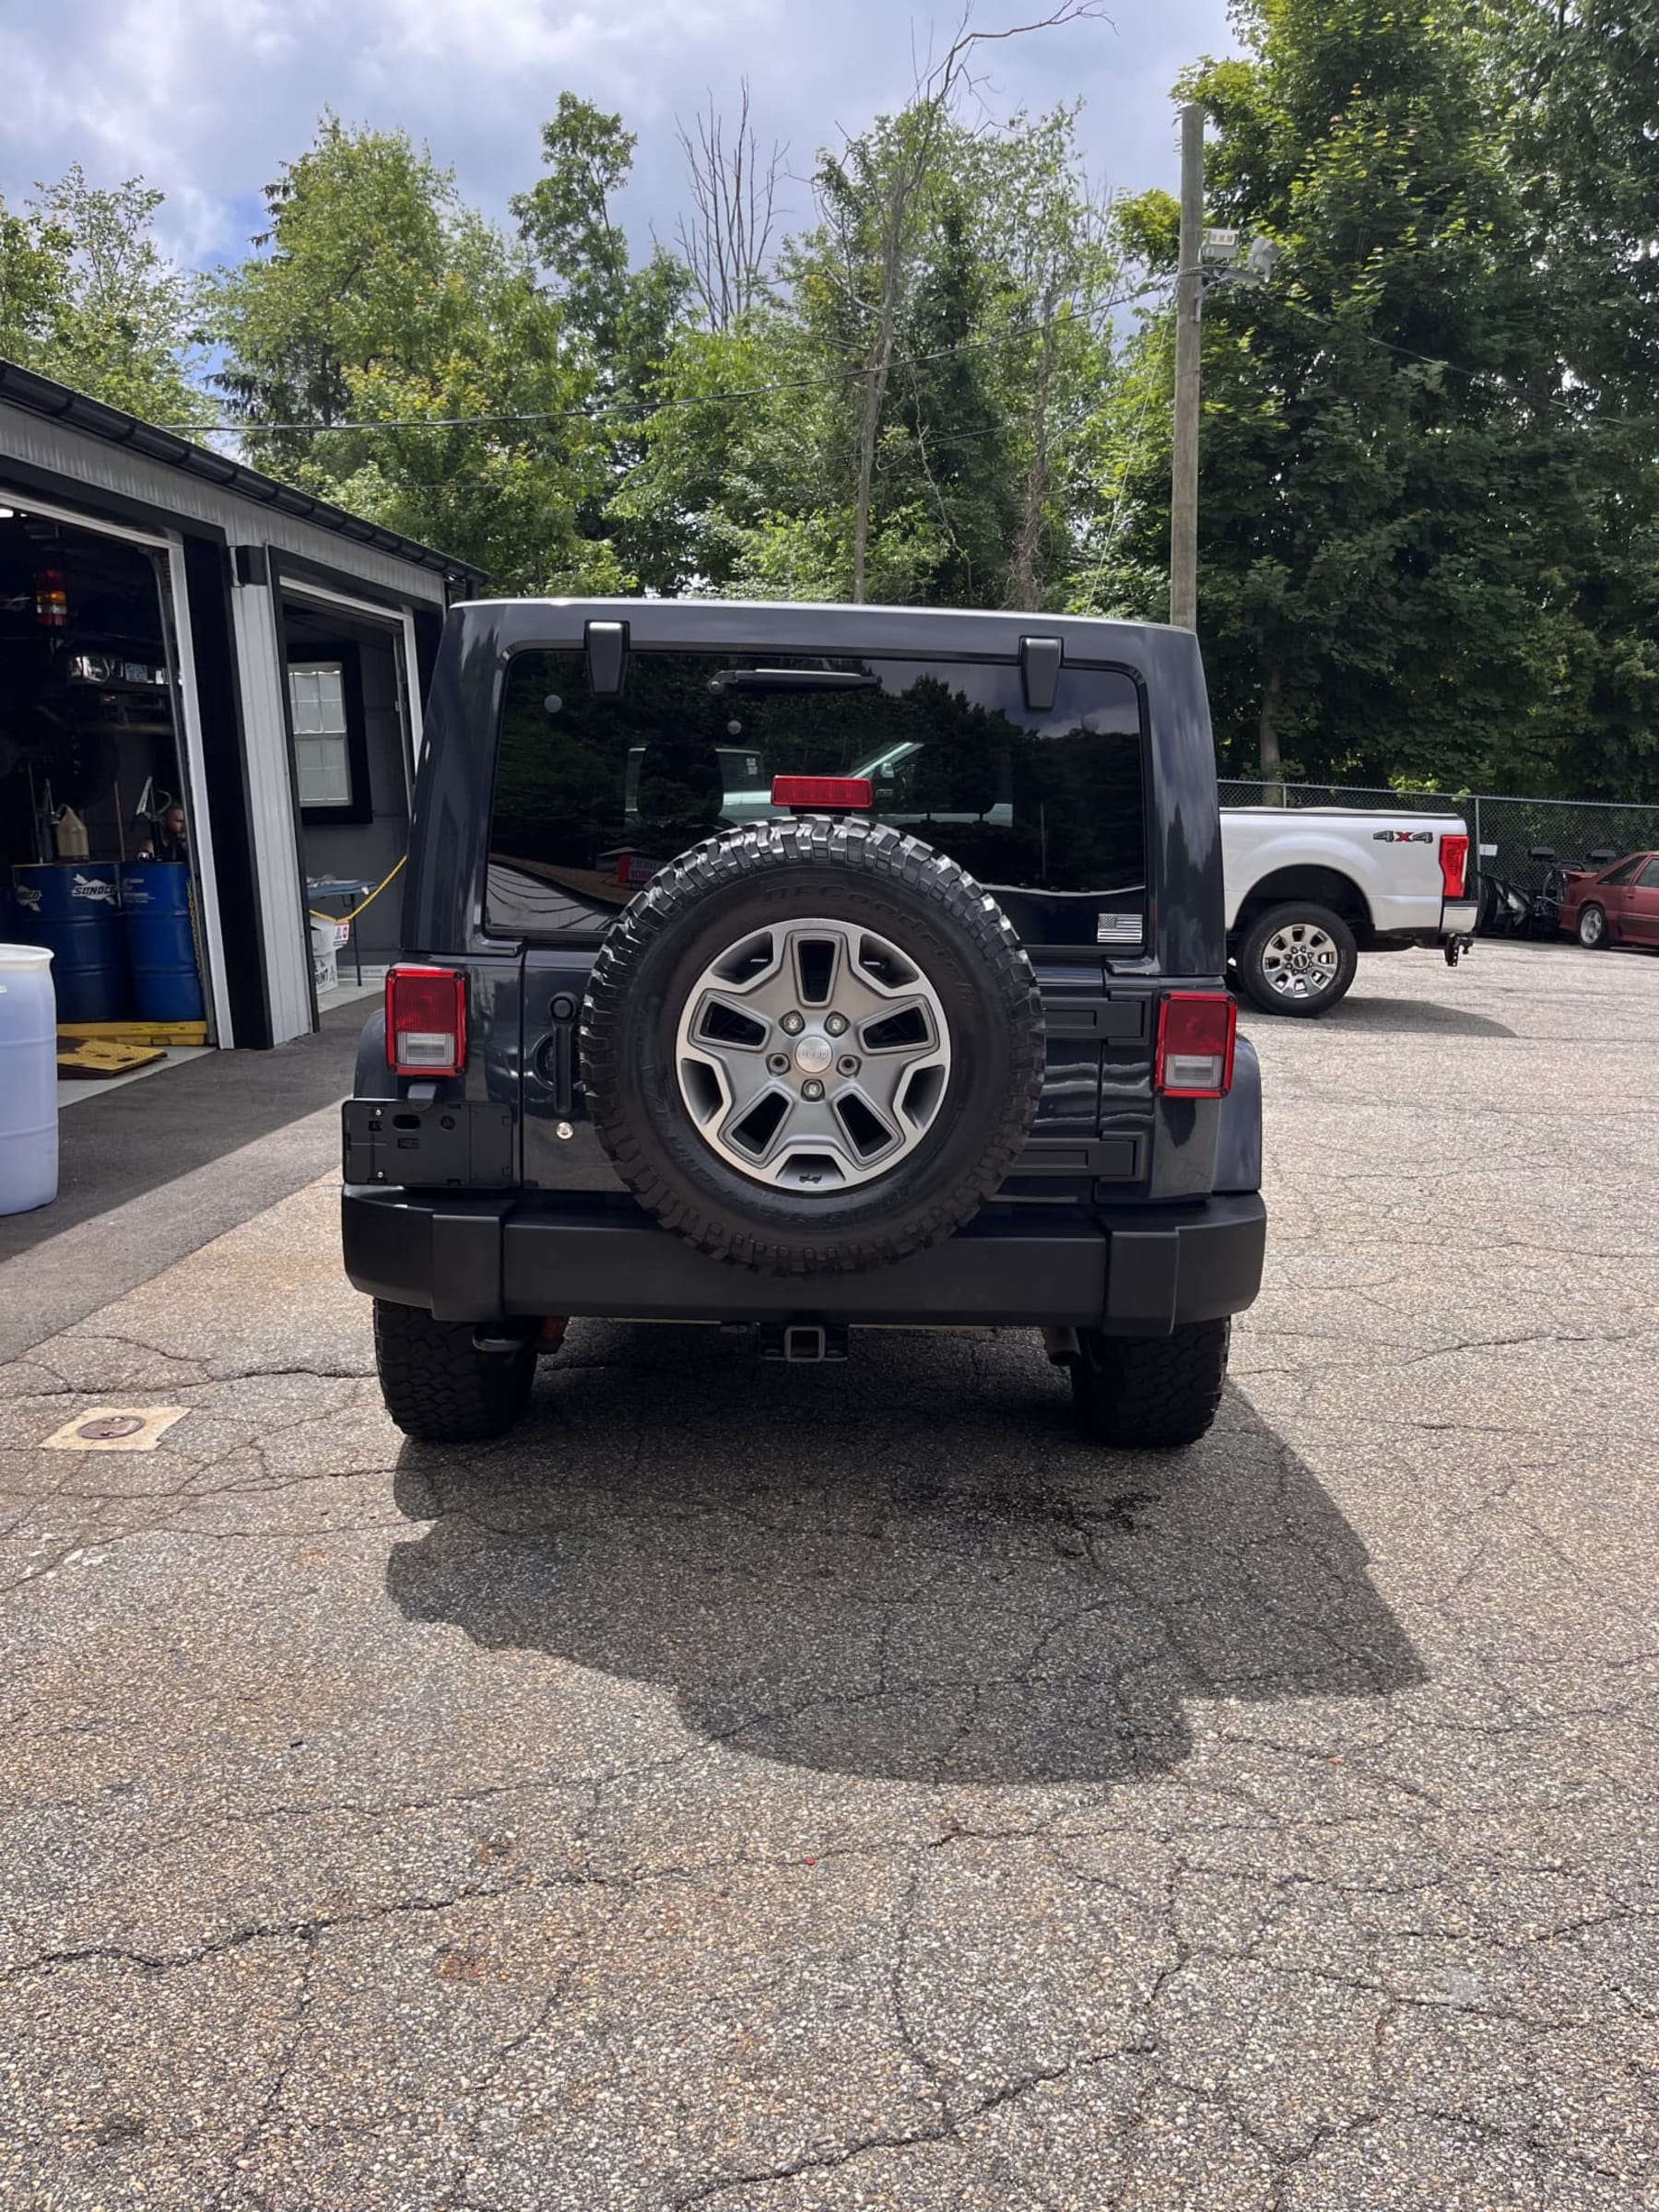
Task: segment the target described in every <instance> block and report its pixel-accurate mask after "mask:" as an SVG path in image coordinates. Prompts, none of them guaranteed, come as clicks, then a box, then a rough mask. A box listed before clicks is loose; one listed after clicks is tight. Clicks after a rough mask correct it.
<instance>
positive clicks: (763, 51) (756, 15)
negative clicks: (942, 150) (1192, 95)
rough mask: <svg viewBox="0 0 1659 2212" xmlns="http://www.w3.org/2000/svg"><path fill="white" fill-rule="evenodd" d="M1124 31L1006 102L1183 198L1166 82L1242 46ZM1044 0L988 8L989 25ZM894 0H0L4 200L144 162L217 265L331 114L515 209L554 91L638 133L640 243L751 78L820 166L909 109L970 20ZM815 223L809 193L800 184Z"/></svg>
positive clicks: (791, 195)
mask: <svg viewBox="0 0 1659 2212" xmlns="http://www.w3.org/2000/svg"><path fill="white" fill-rule="evenodd" d="M1107 5H1108V7H1109V11H1110V14H1111V16H1112V21H1111V22H1109V23H1108V22H1099V23H1087V24H1080V25H1077V26H1073V27H1069V28H1067V29H1063V30H1058V31H1050V32H1045V33H1042V34H1041V35H1039V36H1036V37H1033V38H1030V39H1028V40H1025V41H1021V42H1020V43H1019V44H1018V46H1005V47H999V48H997V49H996V50H995V53H994V59H993V60H992V61H991V63H990V68H991V73H992V86H991V90H990V104H991V106H992V108H993V110H994V112H998V113H1001V112H1006V111H1010V110H1012V109H1013V108H1015V107H1018V106H1019V105H1021V104H1025V105H1028V106H1031V107H1046V106H1052V105H1053V103H1054V102H1055V101H1057V100H1069V99H1076V98H1078V97H1081V98H1082V99H1083V100H1084V101H1085V102H1086V105H1085V109H1084V118H1083V131H1084V141H1085V144H1086V145H1087V146H1088V149H1089V159H1090V167H1091V169H1092V171H1094V173H1095V174H1096V175H1097V177H1099V178H1100V180H1101V181H1102V182H1106V183H1108V184H1111V185H1122V186H1125V187H1129V188H1131V189H1139V188H1140V187H1142V186H1144V185H1147V184H1152V183H1163V184H1166V185H1168V186H1170V187H1171V188H1173V186H1174V182H1175V155H1174V134H1173V125H1172V119H1171V108H1170V104H1169V88H1170V86H1171V82H1172V80H1173V79H1174V77H1175V76H1176V73H1177V72H1178V71H1179V70H1180V69H1181V68H1182V66H1183V65H1184V64H1186V63H1187V62H1189V61H1191V60H1192V59H1193V58H1194V56H1195V55H1197V54H1199V53H1206V52H1209V53H1219V52H1222V51H1225V50H1226V49H1227V47H1228V46H1229V45H1230V38H1229V33H1228V27H1227V19H1226V7H1225V0H1107ZM1042 12H1044V0H1037V5H1034V6H1033V5H1032V0H1023V6H1022V0H977V4H976V6H975V12H974V18H973V20H974V24H975V27H976V28H978V29H986V30H991V29H1000V28H1002V27H1003V26H1005V25H1006V24H1009V23H1014V22H1018V21H1020V20H1022V19H1023V18H1024V17H1025V16H1029V15H1033V14H1041V13H1042ZM955 20H956V18H955V17H954V15H952V14H951V13H950V11H949V10H948V9H947V8H946V9H941V10H940V12H939V13H938V14H937V15H936V16H930V14H929V12H928V8H927V5H926V0H918V5H917V8H916V13H915V14H914V16H913V17H912V15H911V14H910V13H908V12H907V10H906V9H905V7H903V6H895V5H893V0H816V4H815V0H53V4H52V5H50V6H41V5H39V4H38V0H37V4H34V5H30V0H5V5H0V84H4V85H5V87H6V121H5V126H4V129H3V130H0V193H3V194H5V195H6V199H7V200H8V201H9V202H10V203H11V204H12V205H14V206H15V205H16V204H17V203H18V200H19V199H21V198H22V197H23V196H24V194H27V193H28V192H29V189H30V188H31V186H32V185H33V183H34V182H35V181H36V180H37V179H40V178H50V177H56V176H58V175H60V174H61V173H62V172H63V171H64V170H65V168H66V167H67V165H68V164H69V163H70V162H71V161H76V160H78V161H79V162H81V163H82V164H83V166H84V167H85V168H86V170H87V171H88V175H89V176H90V177H91V178H92V179H93V181H94V182H100V183H107V182H114V181H115V180H117V179H118V178H121V177H123V176H127V175H131V174H133V173H135V172H142V173H143V174H144V175H145V176H146V177H147V178H148V179H149V180H150V182H152V183H154V184H156V185H159V187H160V188H161V189H162V190H163V191H165V192H166V194H167V197H168V206H167V207H166V209H165V210H164V211H163V217H162V221H163V225H164V229H165V234H166V236H167V239H168V241H169V243H170V244H171V246H172V247H173V249H174V250H175V251H176V252H177V253H180V254H181V255H182V257H183V258H185V259H188V260H191V261H194V262H197V263H200V264H204V265H206V264H211V263H213V262H216V261H218V260H221V259H225V258H229V257H233V256H235V255H237V254H238V253H241V251H242V250H243V249H244V246H245V241H246V239H247V236H248V233H249V232H250V231H251V230H252V229H253V228H255V222H256V217H257V213H258V206H259V201H258V193H259V187H260V186H261V185H262V184H263V183H264V182H265V181H266V180H267V179H268V178H270V177H271V176H272V175H274V174H275V171H276V167H277V163H278V162H279V161H280V160H282V159H284V158H285V157H288V156H292V155H293V154H295V153H297V152H298V151H299V150H300V148H301V147H303V146H304V145H305V143H306V141H307V139H308V137H309V135H310V133H311V130H312V124H314V122H315V119H316V116H317V114H318V112H319V110H320V109H322V108H323V107H324V105H327V106H331V107H333V108H334V109H335V112H337V113H338V114H340V115H342V116H344V117H345V118H346V119H347V120H348V121H352V122H367V123H373V124H381V125H390V124H402V125H403V126H404V127H405V128H406V129H407V130H408V131H410V132H411V133H412V134H413V135H415V136H416V137H417V138H423V139H425V140H426V141H427V142H428V143H429V146H430V147H431V149H432V151H433V154H434V155H435V156H436V157H437V158H438V159H439V160H441V161H442V162H446V163H449V164H451V165H453V168H454V170H455V171H456V175H457V178H458V181H459V182H460V185H461V188H462V190H463V192H464V193H465V194H466V195H467V196H468V198H470V199H472V200H473V201H474V202H476V203H477V204H478V205H481V206H485V207H487V208H488V209H489V210H490V211H491V212H493V213H497V214H500V213H502V212H504V209H505V204H506V199H507V195H508V194H509V193H511V192H512V191H515V190H517V189H520V188H522V187H523V186H524V184H526V183H527V182H531V181H532V180H533V178H534V176H535V169H536V160H537V151H538V136H537V132H538V126H539V124H540V123H541V120H542V119H543V117H545V116H546V115H547V114H549V113H550V112H551V111H552V108H553V104H554V101H555V100H556V99H557V97H558V95H559V92H560V91H563V90H566V89H570V90H572V91H575V92H578V93H581V94H582V95H583V96H584V97H585V98H587V99H590V100H595V101H597V102H598V103H599V104H600V105H602V106H604V107H606V108H611V109H619V110H620V111H621V112H622V114H623V116H624V118H625V119H626V121H627V123H628V125H629V128H630V129H632V130H634V131H636V132H637V133H638V134H639V139H640V148H639V154H638V157H637V164H636V172H635V182H634V186H633V188H632V190H631V192H630V194H629V204H628V206H627V207H626V209H625V211H624V212H625V214H626V217H627V219H628V222H629V230H630V233H631V234H632V235H633V236H634V238H635V241H636V244H639V243H641V242H643V241H644V239H645V236H646V233H647V231H648V229H650V228H651V227H653V226H654V228H655V229H656V230H657V232H658V234H659V235H660V236H662V237H663V238H665V239H668V238H670V237H671V236H672V234H673V231H674V228H675V222H676V218H677V212H678V209H679V206H680V198H681V187H680V161H679V155H678V152H677V147H676V146H675V142H674V128H675V119H676V117H677V115H681V116H687V117H688V116H689V115H690V114H691V112H693V111H694V110H695V109H696V108H697V106H698V105H699V103H700V101H701V100H703V99H704V98H705V97H706V95H707V94H708V93H710V92H712V94H713V96H714V98H715V100H716V101H717V102H718V103H719V104H720V105H721V106H722V107H724V108H729V107H730V105H731V104H732V103H733V102H734V100H735V94H736V90H737V86H738V83H739V80H740V79H741V78H742V77H743V76H745V75H746V74H747V76H748V78H749V80H750V84H751V88H752V97H753V106H754V112H755V116H756V120H757V122H758V124H759V128H760V131H761V134H762V135H763V136H764V137H767V138H771V137H773V136H775V137H777V138H780V139H782V140H784V141H786V142H787V143H788V146H789V149H790V167H791V168H792V169H793V170H794V171H797V172H799V173H800V174H803V175H804V174H806V172H807V171H809V170H810V167H811V159H812V153H813V149H814V147H816V146H818V144H820V143H822V142H823V141H824V140H825V139H826V138H827V137H829V136H830V135H832V134H833V132H834V131H835V129H836V128H838V127H842V128H846V129H849V130H856V129H858V128H859V127H860V126H862V125H863V124H865V123H866V122H867V121H868V120H869V118H870V117H871V116H872V115H874V114H876V113H878V112H880V111H881V110H882V109H884V108H890V107H892V106H894V105H896V104H897V103H898V102H899V101H900V100H902V99H903V98H904V96H905V94H906V92H907V90H908V89H909V87H910V84H911V81H912V75H913V63H912V51H913V49H916V50H924V49H925V47H926V45H927V42H928V40H929V38H930V36H932V37H934V38H935V41H936V40H937V37H938V33H939V32H940V31H943V32H945V33H946V34H947V35H948V30H949V29H950V28H952V27H953V26H954V22H955ZM787 198H788V200H789V202H790V203H791V210H792V212H793V213H794V216H795V217H796V218H797V219H799V218H801V217H802V216H803V215H804V214H805V211H806V189H805V186H804V185H800V184H796V185H794V186H792V187H791V188H790V189H789V191H788V194H787Z"/></svg>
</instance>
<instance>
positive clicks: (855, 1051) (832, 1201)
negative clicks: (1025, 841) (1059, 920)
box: [582, 816, 1044, 1275]
mask: <svg viewBox="0 0 1659 2212" xmlns="http://www.w3.org/2000/svg"><path fill="white" fill-rule="evenodd" d="M1043 1057H1044V1040H1043V1025H1042V1003H1041V996H1040V994H1039V993H1038V990H1037V984H1036V979H1035V977H1034V976H1033V974H1032V972H1031V967H1030V961H1029V960H1028V959H1027V958H1026V955H1025V952H1024V950H1023V948H1022V947H1021V946H1020V943H1019V940H1018V937H1017V936H1016V935H1015V933H1014V931H1013V929H1012V928H1011V927H1010V925H1009V924H1008V921H1007V918H1006V915H1004V913H1003V912H1002V911H1001V909H1000V908H999V907H998V906H997V904H996V902H995V900H994V899H992V898H991V897H990V896H989V895H988V894H987V893H986V892H985V891H983V890H982V889H981V888H980V887H979V885H977V884H976V883H974V882H973V881H972V880H971V877H967V876H965V875H964V874H963V872H962V870H961V869H960V868H959V867H958V866H957V865H956V864H955V863H954V862H953V861H950V860H947V859H946V858H945V857H944V856H943V855H942V854H940V853H935V851H934V850H933V849H932V847H931V846H928V845H925V844H924V843H922V842H921V841H919V840H918V839H916V838H912V837H907V836H904V835H902V834H900V832H899V831H897V830H888V829H886V828H883V827H881V826H878V825H877V826H872V825H868V824H865V823H863V822H848V821H842V820H839V819H835V820H832V819H830V818H827V817H818V816H815V817H809V818H796V819H794V820H793V821H787V822H769V823H757V824H753V825H750V826H747V827H746V828H743V829H740V830H729V831H727V832H726V833H725V834H724V836H722V837H718V838H715V839H712V840H711V841H709V842H708V843H706V844H702V845H699V846H697V847H695V848H694V849H693V850H692V851H691V852H689V853H682V854H681V856H680V857H679V859H678V860H677V861H675V862H673V863H672V864H671V865H669V866H668V867H666V868H665V869H663V870H661V871H660V872H659V873H658V874H657V875H656V876H655V877H653V878H652V880H651V882H650V883H649V884H648V885H647V886H646V887H645V888H644V889H642V890H641V892H640V894H639V895H638V897H636V898H635V899H634V900H633V901H632V903H631V904H630V905H629V907H628V908H627V909H626V910H625V912H623V914H622V915H621V917H620V918H619V920H618V923H617V924H616V926H615V927H614V928H613V929H612V931H611V934H610V935H609V936H608V938H607V939H606V943H605V945H604V947H602V949H601V951H600V954H599V958H598V959H597V960H596V961H595V963H594V973H593V978H592V980H591V982H590V984H589V987H588V995H587V1001H586V1004H585V1006H584V1008H583V1013H582V1081H583V1085H584V1088H585V1090H586V1094H587V1100H588V1105H589V1110H590V1112H592V1115H593V1118H594V1128H595V1130H596V1131H597V1134H598V1136H599V1139H600V1142H601V1143H602V1144H603V1146H604V1147H605V1148H606V1152H607V1153H608V1154H609V1156H610V1159H611V1160H612V1161H613V1163H614V1164H615V1166H616V1167H617V1169H618V1172H619V1173H620V1174H621V1176H622V1178H623V1180H624V1181H625V1182H627V1183H628V1184H629V1188H630V1189H631V1190H632V1191H633V1192H634V1193H635V1194H636V1195H637V1196H638V1197H639V1199H640V1201H641V1204H642V1205H644V1206H647V1207H649V1208H650V1210H651V1211H652V1212H653V1213H654V1214H655V1215H656V1216H657V1217H658V1218H659V1219H660V1220H662V1221H663V1222H664V1223H665V1225H666V1226H667V1227H669V1228H671V1229H673V1230H677V1232H678V1233H679V1234H680V1235H681V1236H683V1237H685V1238H686V1239H688V1241H690V1242H691V1243H693V1244H695V1245H697V1246H698V1247H699V1248H700V1249H701V1250H702V1251H705V1252H707V1253H711V1254H713V1255H714V1256H716V1257H719V1258H721V1259H724V1260H729V1261H732V1262H735V1263H736V1264H737V1265H744V1266H749V1267H755V1268H762V1269H765V1270H767V1271H769V1272H771V1273H774V1274H783V1275H811V1274H816V1273H841V1272H846V1271H848V1270H852V1269H859V1268H865V1267H872V1266H877V1265H882V1264H884V1263H888V1262H892V1261H896V1260H900V1259H902V1258H904V1257H905V1256H906V1255H907V1254H908V1253H913V1252H918V1251H920V1250H922V1249H923V1248H924V1246H926V1245H929V1244H932V1243H935V1242H936V1241H938V1240H939V1239H940V1238H941V1237H946V1236H948V1235H949V1234H950V1233H951V1232H952V1231H953V1230H956V1229H959V1228H960V1227H961V1225H962V1224H963V1223H964V1222H965V1221H967V1220H968V1219H970V1218H971V1216H972V1215H973V1214H975V1213H976V1212H977V1211H978V1210H979V1208H980V1206H982V1205H983V1204H984V1202H985V1200H986V1199H987V1198H989V1197H991V1196H992V1195H993V1194H994V1192H995V1191H996V1189H997V1188H998V1186H999V1185H1000V1183H1001V1182H1002V1181H1003V1179H1004V1177H1005V1176H1006V1174H1007V1172H1008V1171H1009V1170H1010V1168H1011V1167H1012V1165H1013V1163H1014V1161H1015V1160H1016V1159H1017V1158H1018V1154H1019V1152H1020V1150H1021V1148H1022V1147H1023V1146H1024V1143H1025V1139H1026V1136H1027V1135H1028V1134H1029V1132H1030V1125H1031V1123H1032V1121H1033V1119H1034V1118H1035V1115H1036V1110H1037V1101H1038V1099H1039V1097H1040V1095H1041V1087H1042V1071H1043Z"/></svg>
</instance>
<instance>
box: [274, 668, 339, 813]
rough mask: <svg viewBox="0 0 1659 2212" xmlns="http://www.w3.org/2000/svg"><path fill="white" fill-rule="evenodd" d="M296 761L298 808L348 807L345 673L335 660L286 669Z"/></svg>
mask: <svg viewBox="0 0 1659 2212" xmlns="http://www.w3.org/2000/svg"><path fill="white" fill-rule="evenodd" d="M288 698H289V700H290V702H291V705H292V709H293V716H294V759H295V762H296V764H297V766H298V768H299V771H300V806H350V805H351V803H352V791H351V741H350V735H349V733H348V731H347V724H346V680H345V670H344V668H343V666H342V665H341V664H340V662H338V661H296V662H294V663H293V664H292V665H290V667H289V669H288Z"/></svg>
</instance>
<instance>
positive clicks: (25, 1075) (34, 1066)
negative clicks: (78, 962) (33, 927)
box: [0, 945, 58, 1214]
mask: <svg viewBox="0 0 1659 2212" xmlns="http://www.w3.org/2000/svg"><path fill="white" fill-rule="evenodd" d="M57 1180H58V1122H57V1001H56V998H55V997H54V995H53V989H52V955H51V953H49V952H47V951H46V950H45V949H44V948H43V947H41V946H39V945H0V1214H26V1213H28V1212H29V1209H30V1207H31V1206H50V1205H51V1204H52V1201H53V1199H54V1198H55V1197H56V1196H57Z"/></svg>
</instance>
